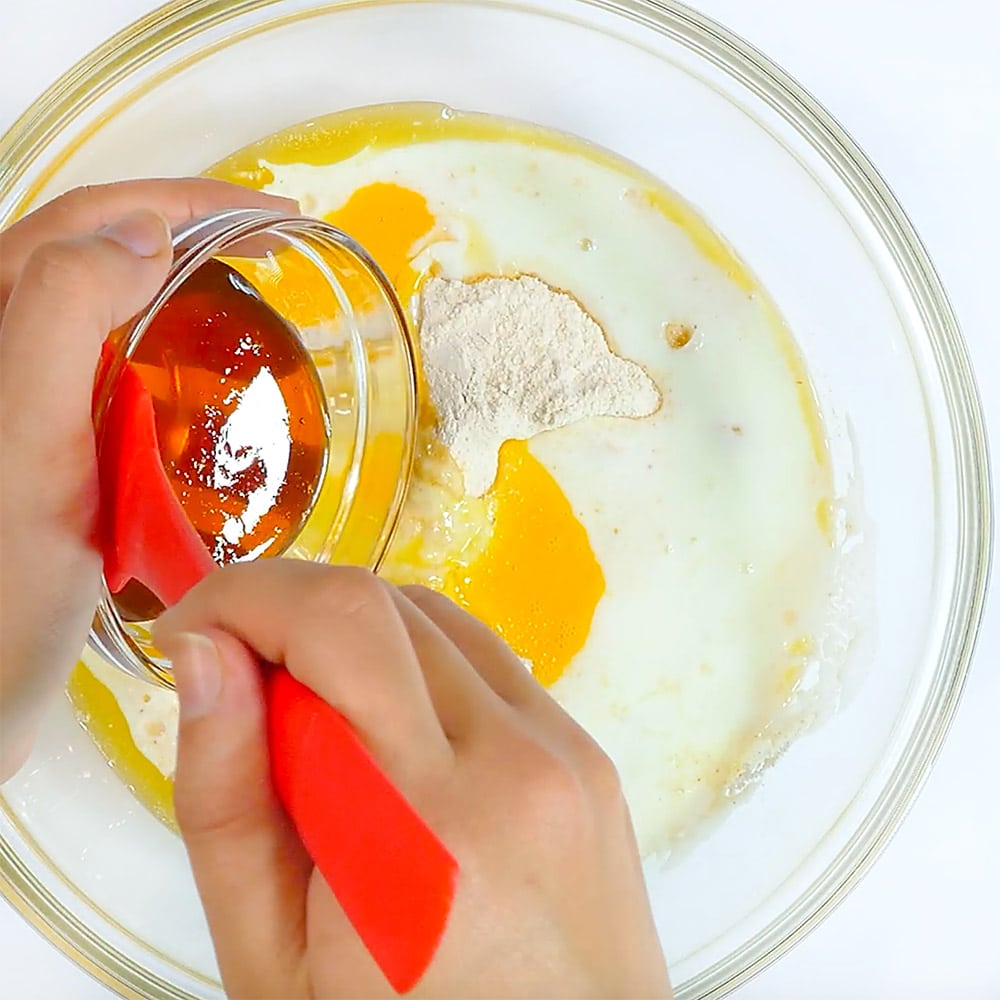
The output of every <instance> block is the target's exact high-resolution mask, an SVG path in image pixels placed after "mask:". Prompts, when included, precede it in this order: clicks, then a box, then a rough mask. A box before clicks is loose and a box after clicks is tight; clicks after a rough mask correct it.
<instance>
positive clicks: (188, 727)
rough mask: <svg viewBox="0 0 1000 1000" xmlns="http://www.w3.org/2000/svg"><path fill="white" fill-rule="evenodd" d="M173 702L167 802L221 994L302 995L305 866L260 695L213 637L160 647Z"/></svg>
mask: <svg viewBox="0 0 1000 1000" xmlns="http://www.w3.org/2000/svg"><path fill="white" fill-rule="evenodd" d="M165 651H167V652H168V653H169V654H170V655H171V657H172V659H173V664H174V676H175V679H176V683H177V692H178V695H179V698H180V709H181V712H180V730H179V742H178V750H177V777H176V782H175V787H174V806H175V810H176V815H177V823H178V825H179V826H180V829H181V834H182V835H183V837H184V842H185V845H186V847H187V850H188V856H189V857H190V859H191V867H192V869H193V871H194V876H195V881H196V883H197V885H198V893H199V895H200V896H201V900H202V904H203V905H204V909H205V915H206V916H207V918H208V924H209V927H210V929H211V931H212V939H213V941H214V944H215V951H216V955H217V957H218V960H219V968H220V971H221V972H222V978H223V981H224V983H225V986H226V989H227V992H228V993H229V995H230V996H238V997H247V998H249V997H262V998H263V997H268V998H270V997H276V996H281V997H289V998H292V997H297V996H299V997H305V996H306V995H307V990H306V985H307V978H306V976H307V973H306V968H305V951H306V944H307V942H306V904H307V892H308V887H309V878H310V874H311V872H312V862H311V861H310V859H309V857H308V855H307V854H306V851H305V848H304V847H303V846H302V844H301V842H300V841H299V838H298V836H297V835H296V833H295V831H294V829H293V827H292V825H291V823H290V822H289V820H288V818H287V816H286V815H285V813H284V810H283V809H282V808H281V805H280V804H279V803H278V801H277V799H276V797H275V795H274V793H273V791H272V787H271V780H270V770H269V761H268V754H267V740H266V735H265V733H266V725H265V707H264V697H263V692H262V689H261V683H260V677H259V672H258V667H257V664H256V663H255V662H254V659H253V657H252V655H251V654H250V653H249V651H248V650H247V649H246V648H245V647H244V646H242V645H241V644H240V643H239V642H237V641H236V640H235V639H233V638H231V637H230V636H227V635H223V634H221V633H210V634H208V635H184V634H174V635H172V636H170V638H169V640H168V641H167V643H166V650H165Z"/></svg>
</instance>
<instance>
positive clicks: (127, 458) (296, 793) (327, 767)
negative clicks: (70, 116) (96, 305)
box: [97, 365, 458, 993]
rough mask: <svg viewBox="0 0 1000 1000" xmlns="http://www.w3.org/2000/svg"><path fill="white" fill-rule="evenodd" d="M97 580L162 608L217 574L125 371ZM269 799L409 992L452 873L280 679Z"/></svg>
mask: <svg viewBox="0 0 1000 1000" xmlns="http://www.w3.org/2000/svg"><path fill="white" fill-rule="evenodd" d="M97 457H98V468H99V475H100V484H101V509H102V531H103V538H102V545H103V553H104V574H105V579H106V580H107V583H108V586H109V588H110V589H111V590H112V592H117V591H118V590H120V589H121V588H122V587H124V585H125V584H126V583H127V582H128V581H129V580H136V581H138V582H139V583H141V584H143V585H144V586H146V587H147V588H148V589H149V590H151V591H152V592H153V593H154V594H155V595H156V596H157V597H158V598H159V599H160V600H161V601H162V602H163V603H164V604H165V605H168V606H169V605H170V604H173V603H175V602H176V601H178V600H180V598H181V597H182V596H183V595H184V594H185V592H186V591H187V590H189V589H190V588H191V587H192V586H194V584H196V583H197V582H198V581H199V580H200V579H201V578H202V577H204V576H205V575H206V574H208V573H209V572H211V571H212V570H213V569H215V568H216V566H215V563H214V562H213V560H212V558H211V556H210V555H209V553H208V550H207V549H206V548H205V545H204V543H203V542H202V540H201V538H200V537H199V536H198V533H197V532H196V531H195V530H194V528H193V526H192V525H191V522H190V521H189V520H188V519H187V517H186V516H185V514H184V509H183V507H182V506H181V503H180V501H179V500H178V499H177V497H176V495H175V494H174V492H173V490H172V488H171V486H170V483H169V481H168V479H167V475H166V472H165V471H164V468H163V460H162V457H161V454H160V449H159V445H158V443H157V439H156V425H155V421H154V412H153V403H152V399H151V397H150V394H149V391H148V390H147V389H146V386H145V384H144V383H143V381H142V379H141V378H140V376H139V374H138V373H137V371H136V370H135V369H134V368H133V367H132V366H131V365H126V366H125V367H124V369H123V371H122V374H121V376H120V378H119V381H118V384H117V387H116V390H115V393H114V395H113V397H112V399H111V402H110V404H109V406H108V409H107V411H106V414H105V417H104V423H103V430H102V434H101V438H100V441H99V442H98V456H97ZM267 702H268V745H269V749H270V757H271V772H272V778H273V781H274V786H275V789H276V791H277V793H278V796H279V798H280V800H281V802H282V804H283V805H284V807H285V809H286V811H287V812H288V814H289V816H291V818H292V821H293V822H294V823H295V827H296V829H297V831H298V833H299V836H300V837H301V839H302V842H303V844H305V847H306V850H307V851H308V852H309V855H310V856H311V858H312V859H313V862H314V863H315V865H316V867H317V868H318V869H319V871H320V872H321V873H322V874H323V877H324V878H325V879H326V881H327V883H328V885H329V886H330V888H331V890H332V891H333V893H334V895H335V896H336V897H337V900H338V901H339V902H340V905H341V906H342V907H343V909H344V912H345V913H346V914H347V917H348V919H349V920H350V921H351V923H352V924H353V926H354V929H355V930H356V931H357V933H358V935H359V936H360V938H361V940H362V941H363V942H364V944H365V947H367V949H368V951H369V952H370V953H371V955H372V957H373V958H374V959H375V961H376V962H377V963H378V965H379V967H380V968H381V969H382V971H383V973H384V974H385V976H386V978H387V979H388V980H389V982H390V983H391V984H392V986H393V988H394V989H395V990H396V991H397V992H400V993H405V992H407V991H408V990H410V989H411V988H412V987H413V986H415V985H416V983H417V982H418V981H419V979H420V977H421V976H422V975H423V973H424V971H425V970H426V968H427V966H428V964H429V963H430V961H431V959H432V958H433V957H434V953H435V951H436V949H437V946H438V942H439V941H440V939H441V935H442V934H443V932H444V927H445V924H446V922H447V919H448V914H449V912H450V910H451V903H452V898H453V896H454V892H455V884H456V881H457V876H458V866H457V864H456V862H455V859H454V858H453V857H452V856H451V854H450V853H449V852H448V850H447V849H446V848H445V847H444V845H443V844H442V843H441V842H440V841H439V840H438V839H437V837H436V836H435V835H434V833H433V832H432V831H431V830H430V828H429V827H428V826H427V825H426V824H425V823H424V821H423V820H422V819H421V818H420V817H419V816H418V815H417V813H416V812H415V811H414V810H413V808H412V807H411V806H410V804H409V803H408V802H407V801H406V799H404V798H403V796H402V795H401V794H400V792H399V791H398V790H397V789H396V788H395V786H394V785H393V784H392V782H391V781H389V779H388V778H387V777H386V776H385V775H384V774H383V773H382V771H381V770H380V769H379V767H378V765H377V764H376V762H375V761H374V760H373V759H372V757H371V755H370V754H369V753H368V751H367V750H366V749H365V748H364V746H363V745H362V744H361V742H360V740H359V739H358V737H357V735H356V734H355V733H354V730H353V729H351V727H350V726H349V725H348V723H347V721H346V719H345V718H344V717H343V716H342V715H341V714H340V713H339V712H337V711H336V710H335V709H333V708H331V707H330V705H328V704H327V703H326V702H325V701H323V700H322V699H321V698H320V697H318V696H317V695H316V694H314V693H313V692H312V691H311V690H310V689H309V688H307V687H305V685H303V684H300V683H299V682H298V681H297V680H295V678H293V677H292V676H291V674H289V673H288V672H287V671H286V670H284V669H280V668H276V669H274V670H273V671H271V672H270V674H269V675H268V679H267Z"/></svg>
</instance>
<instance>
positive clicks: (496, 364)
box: [420, 275, 660, 496]
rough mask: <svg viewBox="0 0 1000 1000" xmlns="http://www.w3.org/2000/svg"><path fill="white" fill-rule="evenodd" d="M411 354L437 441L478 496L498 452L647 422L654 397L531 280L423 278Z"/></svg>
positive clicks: (553, 295)
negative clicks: (609, 421)
mask: <svg viewBox="0 0 1000 1000" xmlns="http://www.w3.org/2000/svg"><path fill="white" fill-rule="evenodd" d="M420 351H421V355H422V360H423V367H424V375H425V377H426V380H427V386H428V389H429V391H430V396H431V401H432V402H433V404H434V407H435V409H436V410H437V415H438V434H439V435H440V437H441V440H442V441H443V443H444V444H445V445H446V446H447V447H448V449H449V450H450V451H451V454H452V456H453V457H454V459H455V461H456V462H457V463H458V465H459V466H460V467H461V469H462V472H463V474H464V476H465V489H466V492H467V493H469V494H471V495H472V496H481V495H482V494H483V493H485V492H486V491H487V490H488V489H489V488H490V486H492V485H493V481H494V480H495V479H496V474H497V464H498V458H499V452H500V446H501V445H502V444H503V443H504V441H509V440H525V439H527V438H530V437H533V436H534V435H535V434H539V433H541V432H542V431H547V430H554V429H555V428H557V427H565V426H567V425H568V424H572V423H575V422H576V421H578V420H584V419H586V418H588V417H633V418H637V417H646V416H649V415H650V414H651V413H654V412H655V411H656V410H657V409H658V408H659V406H660V393H659V390H658V389H657V388H656V385H655V383H654V382H653V381H652V379H650V377H649V376H648V375H647V374H646V373H645V371H643V369H642V368H641V367H640V366H639V365H637V364H635V362H632V361H628V360H626V359H625V358H621V357H619V356H618V355H617V354H615V353H614V352H613V351H612V350H611V348H610V347H609V346H608V343H607V340H606V339H605V337H604V332H603V331H602V330H601V328H600V326H598V324H597V323H596V321H595V320H594V319H593V317H591V316H590V315H589V314H588V313H587V312H586V311H585V310H584V309H583V307H582V306H581V305H580V304H579V303H578V302H577V301H576V299H574V298H573V297H572V296H571V295H567V294H566V293H565V292H560V291H557V290H556V289H554V288H550V287H549V286H548V285H546V284H545V282H543V281H540V280H539V279H538V278H534V277H530V276H527V275H524V276H522V277H519V278H483V279H481V280H479V281H474V282H464V281H449V280H447V279H444V278H432V279H431V280H430V281H428V282H427V283H426V284H425V285H424V287H423V290H422V294H421V323H420Z"/></svg>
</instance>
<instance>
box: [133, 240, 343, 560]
mask: <svg viewBox="0 0 1000 1000" xmlns="http://www.w3.org/2000/svg"><path fill="white" fill-rule="evenodd" d="M132 363H133V365H134V366H135V368H136V370H137V371H138V372H139V374H140V376H141V377H142V380H143V382H144V383H145V385H146V388H147V389H148V390H149V392H150V394H151V396H152V399H153V410H154V414H155V418H156V434H157V441H158V443H159V446H160V453H161V456H162V458H163V466H164V469H165V471H166V473H167V477H168V479H169V481H170V484H171V486H172V487H173V490H174V492H175V494H176V496H177V498H178V499H179V500H180V502H181V504H182V506H183V507H184V511H185V513H186V514H187V516H188V518H189V519H190V521H191V523H192V525H193V526H194V528H195V530H196V531H197V532H198V534H199V535H200V536H201V538H202V540H203V541H204V542H205V544H206V546H207V547H208V549H209V551H210V552H211V554H212V556H213V558H214V559H215V561H216V562H218V563H222V564H225V563H230V562H237V561H241V560H245V559H254V558H259V557H261V556H271V555H277V554H279V553H280V552H281V551H282V550H283V549H284V547H285V546H286V544H287V543H288V542H289V541H291V540H292V539H293V538H294V537H295V534H296V531H297V529H298V528H299V527H300V525H301V524H302V522H303V520H304V518H305V517H306V515H307V514H308V513H309V510H310V508H311V505H312V502H313V499H314V497H315V495H316V492H317V489H318V487H319V484H320V481H321V479H322V476H323V472H324V470H325V467H326V459H327V438H328V425H327V418H326V411H325V408H324V405H323V396H322V388H321V386H320V382H319V378H318V376H317V374H316V370H315V367H314V366H313V364H312V361H311V360H310V358H309V355H308V354H307V352H306V350H305V348H304V347H303V346H302V344H301V342H300V341H299V338H298V335H297V334H296V332H295V330H294V329H292V327H290V326H289V325H288V323H286V322H285V320H284V319H282V317H281V316H280V315H279V314H278V313H276V312H275V311H274V310H273V309H272V308H271V307H270V306H269V305H267V304H266V303H265V302H264V300H263V299H262V298H261V296H260V294H259V293H258V292H257V290H256V289H255V288H254V287H253V285H251V284H250V283H249V282H248V281H247V279H246V278H245V277H243V276H242V275H241V274H240V273H239V272H238V271H236V270H235V269H234V268H232V267H230V266H229V265H228V264H225V263H223V262H222V261H219V260H211V261H208V262H207V263H205V264H203V265H202V266H201V267H199V268H198V269H197V270H196V271H195V272H194V273H193V274H192V275H191V276H190V277H188V278H187V279H186V280H185V281H184V283H183V284H182V285H181V286H180V287H179V288H178V290H177V291H176V292H175V293H174V294H173V295H172V296H171V297H170V298H169V299H168V300H167V302H166V303H165V304H164V305H163V307H162V308H161V309H160V311H159V312H158V313H157V314H156V316H155V317H154V319H153V320H152V322H151V324H150V325H149V327H148V329H147V330H146V332H145V334H144V336H143V337H142V339H141V340H140V342H139V344H138V346H137V348H136V351H135V353H134V354H133V356H132Z"/></svg>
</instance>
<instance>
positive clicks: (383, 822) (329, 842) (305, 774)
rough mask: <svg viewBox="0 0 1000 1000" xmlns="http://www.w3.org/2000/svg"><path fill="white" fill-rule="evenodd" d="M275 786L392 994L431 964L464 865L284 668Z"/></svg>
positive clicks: (277, 683)
mask: <svg viewBox="0 0 1000 1000" xmlns="http://www.w3.org/2000/svg"><path fill="white" fill-rule="evenodd" d="M267 705H268V712H267V718H268V743H269V747H270V754H271V773H272V775H273V778H274V786H275V789H276V790H277V793H278V796H279V798H280V799H281V802H282V804H283V805H284V807H285V809H286V811H287V812H288V814H289V816H290V817H291V819H292V822H293V823H294V824H295V828H296V830H297V831H298V834H299V837H300V838H301V839H302V842H303V844H305V846H306V850H307V851H308V852H309V855H310V857H311V858H312V859H313V862H314V863H315V865H316V867H317V868H318V869H319V871H320V872H321V873H322V875H323V877H324V878H325V879H326V881H327V884H328V885H329V886H330V888H331V889H332V890H333V894H334V895H335V896H336V897H337V901H338V902H339V903H340V905H341V906H342V907H343V909H344V912H345V913H346V915H347V918H348V919H349V920H350V921H351V923H352V924H353V926H354V929H355V930H356V931H357V932H358V935H359V937H360V938H361V940H362V941H363V942H364V943H365V947H367V949H368V951H369V952H370V953H371V955H372V957H373V958H374V959H375V961H376V962H377V963H378V965H379V968H381V969H382V971H383V973H385V976H386V978H387V979H388V980H389V982H390V983H391V984H392V986H393V988H394V989H395V990H396V991H397V992H399V993H405V992H407V991H409V990H410V989H412V988H413V986H415V985H416V983H417V982H418V980H419V979H420V977H421V976H422V975H423V973H424V971H425V970H426V968H427V966H428V965H429V964H430V961H431V959H432V958H433V957H434V953H435V951H436V950H437V946H438V943H439V941H440V939H441V935H442V934H443V933H444V928H445V924H446V922H447V920H448V914H449V912H450V910H451V904H452V899H453V897H454V893H455V885H456V882H457V878H458V865H457V864H456V862H455V859H454V858H453V857H452V856H451V854H449V852H448V851H447V849H446V848H445V847H444V845H443V844H442V843H441V842H440V841H439V840H438V839H437V837H436V836H435V835H434V833H433V831H432V830H431V829H430V828H429V827H428V826H427V824H426V823H424V821H423V820H422V819H421V818H420V816H418V815H417V813H416V812H415V811H414V809H413V808H412V806H410V804H409V803H408V802H407V801H406V799H405V798H403V796H402V795H401V794H400V792H399V791H398V790H397V789H396V787H395V786H394V785H393V784H392V783H391V782H390V781H389V779H388V778H386V776H385V775H384V774H383V773H382V771H381V770H380V769H379V767H378V765H377V764H376V763H375V761H374V759H373V758H372V756H371V755H370V754H369V752H368V750H367V749H365V747H364V746H363V745H362V743H361V741H360V740H359V739H358V736H357V734H356V733H355V732H354V730H353V729H351V727H350V726H349V725H348V723H347V721H346V720H345V719H344V717H343V716H342V715H341V714H340V713H339V712H338V711H336V709H334V708H332V707H331V706H330V705H328V704H327V703H326V702H325V701H323V699H322V698H320V697H319V696H318V695H316V694H314V693H313V692H312V691H311V690H310V689H309V688H307V687H306V686H305V685H304V684H301V683H299V681H297V680H295V678H293V677H292V676H291V674H289V673H288V671H286V670H284V669H275V670H274V671H273V672H272V673H271V674H270V675H269V677H268V682H267Z"/></svg>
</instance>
